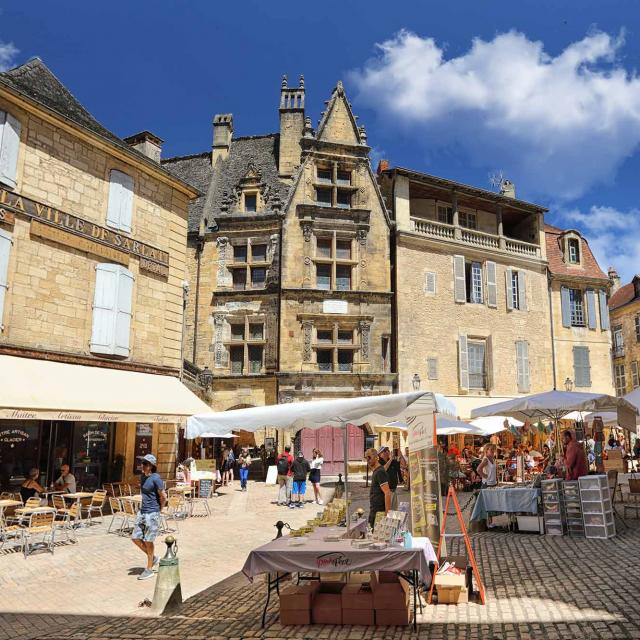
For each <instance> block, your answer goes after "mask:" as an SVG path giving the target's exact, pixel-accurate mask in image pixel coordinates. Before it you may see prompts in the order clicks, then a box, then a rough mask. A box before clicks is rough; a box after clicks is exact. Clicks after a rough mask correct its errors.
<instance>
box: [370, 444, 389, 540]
mask: <svg viewBox="0 0 640 640" xmlns="http://www.w3.org/2000/svg"><path fill="white" fill-rule="evenodd" d="M385 449H388V447H380V448H379V449H377V450H376V449H367V451H366V452H365V458H366V459H367V464H368V465H369V468H370V469H371V471H372V475H371V488H370V490H369V525H370V526H371V528H372V529H373V528H374V525H375V523H376V514H377V513H380V512H382V513H385V514H386V513H387V512H388V511H389V509H391V489H390V488H389V478H388V476H387V472H386V471H385V469H384V461H383V460H381V458H380V455H381V454H382V453H383V452H384V450H385Z"/></svg>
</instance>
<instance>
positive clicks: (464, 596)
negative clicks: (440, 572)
mask: <svg viewBox="0 0 640 640" xmlns="http://www.w3.org/2000/svg"><path fill="white" fill-rule="evenodd" d="M467 602H469V592H468V590H467V588H466V587H460V586H457V587H438V604H465V603H467Z"/></svg>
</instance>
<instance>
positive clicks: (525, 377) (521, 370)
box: [516, 340, 531, 393]
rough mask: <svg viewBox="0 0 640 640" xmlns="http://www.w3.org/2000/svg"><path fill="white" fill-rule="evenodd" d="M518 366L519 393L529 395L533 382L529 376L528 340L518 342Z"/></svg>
mask: <svg viewBox="0 0 640 640" xmlns="http://www.w3.org/2000/svg"><path fill="white" fill-rule="evenodd" d="M516 366H517V381H518V393H528V392H529V391H530V387H531V381H530V374H529V343H528V342H527V341H526V340H517V341H516Z"/></svg>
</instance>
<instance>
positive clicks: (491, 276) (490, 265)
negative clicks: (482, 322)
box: [486, 260, 498, 307]
mask: <svg viewBox="0 0 640 640" xmlns="http://www.w3.org/2000/svg"><path fill="white" fill-rule="evenodd" d="M486 268H487V305H488V306H490V307H497V306H498V291H497V289H498V287H497V286H496V263H495V262H491V261H489V260H487V262H486Z"/></svg>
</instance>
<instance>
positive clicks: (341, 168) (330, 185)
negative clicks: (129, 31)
mask: <svg viewBox="0 0 640 640" xmlns="http://www.w3.org/2000/svg"><path fill="white" fill-rule="evenodd" d="M319 171H329V172H330V174H331V178H330V179H329V178H326V177H322V178H321V177H320V176H319ZM355 172H356V166H355V165H354V164H352V163H345V162H338V161H335V160H333V161H319V162H317V163H316V164H315V167H314V172H313V186H314V195H315V203H316V204H317V205H318V206H321V207H333V208H336V209H353V207H354V201H353V196H354V194H355V193H356V191H357V190H358V187H356V186H355V185H354V182H355V180H354V174H355ZM340 173H348V174H349V179H348V183H347V180H345V179H341V178H340V177H339V174H340ZM318 189H331V200H330V202H324V201H320V200H318ZM339 193H340V194H349V196H348V197H349V204H346V203H340V202H339V201H338V199H339V196H338V194H339Z"/></svg>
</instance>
